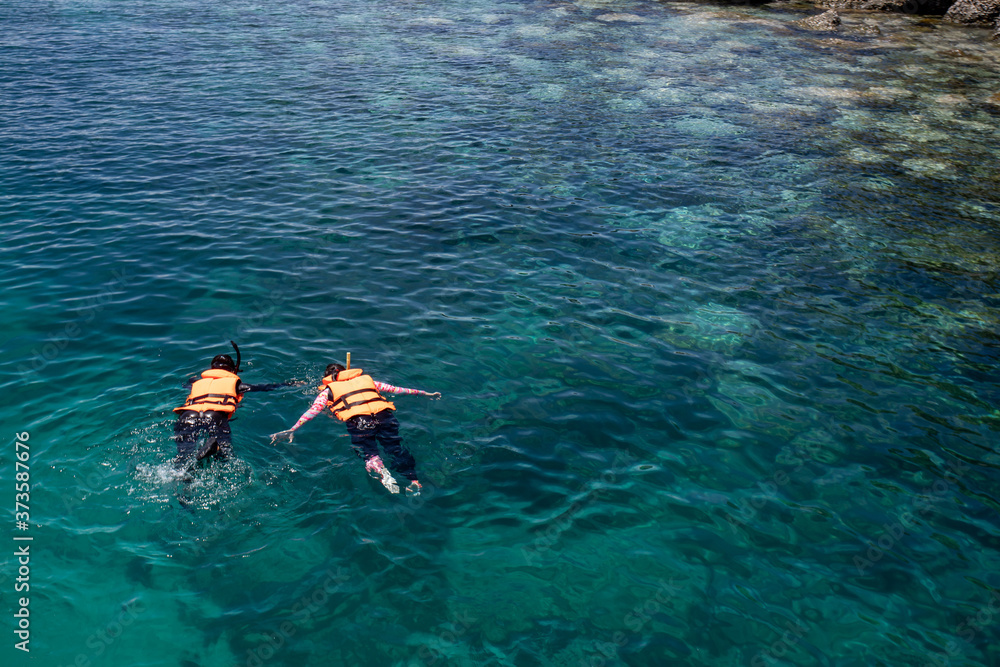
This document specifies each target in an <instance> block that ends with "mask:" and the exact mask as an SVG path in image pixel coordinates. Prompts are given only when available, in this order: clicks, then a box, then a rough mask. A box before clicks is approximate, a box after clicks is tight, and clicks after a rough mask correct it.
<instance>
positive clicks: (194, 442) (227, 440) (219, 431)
mask: <svg viewBox="0 0 1000 667" xmlns="http://www.w3.org/2000/svg"><path fill="white" fill-rule="evenodd" d="M195 379H197V378H192V379H190V380H188V384H189V385H190V384H191V383H192V382H194V380H195ZM292 384H294V383H293V382H277V383H274V384H244V383H243V382H242V381H240V382H237V383H236V393H238V394H240V395H241V396H242V395H243V394H245V393H246V392H248V391H271V390H273V389H277V388H279V387H288V386H291V385H292ZM229 416H230V415H229V413H227V412H220V411H218V410H184V411H182V412H179V413H178V414H177V423H176V424H174V440H175V441H176V442H177V458H176V459H175V463H176V464H177V466H178V467H184V466H186V465H190V464H192V463H196V462H197V461H199V460H201V459H203V458H205V457H207V456H209V455H212V456H215V458H217V459H221V460H225V459H227V458H229V456H230V455H231V454H232V453H233V433H232V431H230V430H229ZM202 436H204V437H205V441H204V442H203V443H202V444H201V446H200V447H199V444H198V443H199V441H201V438H202Z"/></svg>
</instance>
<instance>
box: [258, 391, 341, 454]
mask: <svg viewBox="0 0 1000 667" xmlns="http://www.w3.org/2000/svg"><path fill="white" fill-rule="evenodd" d="M329 396H330V392H329V390H326V389H324V390H323V391H321V392H320V393H319V396H317V397H316V400H315V401H313V404H312V405H310V406H309V409H308V410H306V411H305V412H303V413H302V416H301V417H299V420H298V421H297V422H295V426H293V427H292V428H290V429H288V430H287V431H280V432H278V433H274V434H273V435H271V444H272V445H273V444H274V443H275V442H276V441H278V440H280V439H282V438H285V437H287V438H288V442H291V441H292V438H293V437H295V431H296V429H298V428H299V427H300V426H302V425H303V424H305V423H306V422H307V421H309V420H310V419H312V418H313V417H315V416H316V415H318V414H319V413H321V412H323V408H325V407H326V404H327V402H328V401H329V398H328V397H329Z"/></svg>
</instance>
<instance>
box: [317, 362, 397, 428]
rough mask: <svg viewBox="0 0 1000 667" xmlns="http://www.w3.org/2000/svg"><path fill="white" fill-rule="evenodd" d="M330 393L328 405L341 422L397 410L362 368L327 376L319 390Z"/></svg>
mask: <svg viewBox="0 0 1000 667" xmlns="http://www.w3.org/2000/svg"><path fill="white" fill-rule="evenodd" d="M324 389H327V390H329V391H330V402H329V403H327V406H329V408H330V411H331V412H333V416H334V417H336V418H337V419H339V420H340V421H347V420H348V419H350V418H351V417H356V416H358V415H373V414H375V413H376V412H382V411H383V410H395V409H396V406H395V405H393V404H392V403H390V402H389V401H387V400H385V398H383V397H382V394H380V393H378V389H376V388H375V381H374V380H372V378H371V376H370V375H364V374H362V372H361V369H360V368H350V369H348V370H346V371H340V372H339V373H337V375H336V376H333V375H327V376H326V377H325V378H323V384H321V385H320V386H319V390H320V391H323V390H324Z"/></svg>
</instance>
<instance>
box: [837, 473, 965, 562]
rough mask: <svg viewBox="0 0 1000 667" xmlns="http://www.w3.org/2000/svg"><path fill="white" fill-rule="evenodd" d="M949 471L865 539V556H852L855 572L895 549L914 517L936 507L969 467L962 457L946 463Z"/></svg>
mask: <svg viewBox="0 0 1000 667" xmlns="http://www.w3.org/2000/svg"><path fill="white" fill-rule="evenodd" d="M948 469H949V472H947V473H945V475H944V477H943V478H942V479H939V480H937V481H935V482H934V484H932V485H931V486H930V488H928V489H927V490H926V491H925V493H923V494H922V495H921V496H920V497H918V498H917V499H916V500H915V501H914V502H913V504H912V505H911V506H910V508H909V509H907V510H904V511H903V512H901V513H900V514H899V516H898V518H897V520H896V521H893V522H891V523H884V524H882V534H881V535H879V537H878V539H877V540H875V541H874V542H873V541H869V542H868V549H867V550H866V551H865V554H864V557H862V556H855V557H854V566H855V567H856V568H857V570H858V574H864V573H865V571H866V570H868V569H869V568H871V567H872V566H873V565H874V564H875V563H877V562H879V561H880V560H882V558H884V557H885V555H886V554H887V553H890V552H891V551H892V550H893V549H895V548H896V547H897V546H898V545H899V544H900V542H901V541H902V539H903V537H904V536H905V535H906V534H907V530H908V529H910V528H912V527H913V526H915V525H917V518H918V517H923V516H926V515H927V514H929V513H931V512H933V511H934V510H935V509H936V506H937V504H938V503H940V502H941V501H942V500H944V498H945V497H946V495H947V494H948V492H949V491H950V489H951V485H952V484H955V483H957V482H958V480H959V479H960V478H961V476H962V475H963V474H964V473H965V471H967V470H968V469H969V464H968V463H966V462H965V461H962V460H961V459H956V460H955V461H953V462H951V463H949V464H948Z"/></svg>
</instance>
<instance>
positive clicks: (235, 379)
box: [174, 368, 243, 415]
mask: <svg viewBox="0 0 1000 667" xmlns="http://www.w3.org/2000/svg"><path fill="white" fill-rule="evenodd" d="M239 381H240V376H238V375H237V374H236V373H230V372H229V371H224V370H222V369H221V368H210V369H208V370H207V371H205V372H204V373H202V374H201V379H200V380H195V382H194V384H192V385H191V393H190V394H188V397H187V401H185V402H184V405H182V406H181V407H179V408H174V412H182V411H184V410H197V411H198V412H205V411H206V410H214V411H216V412H228V413H229V414H230V415H232V414H233V413H234V412H236V406H238V405H239V404H240V401H242V400H243V395H242V394H238V393H236V385H237V383H239Z"/></svg>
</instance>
